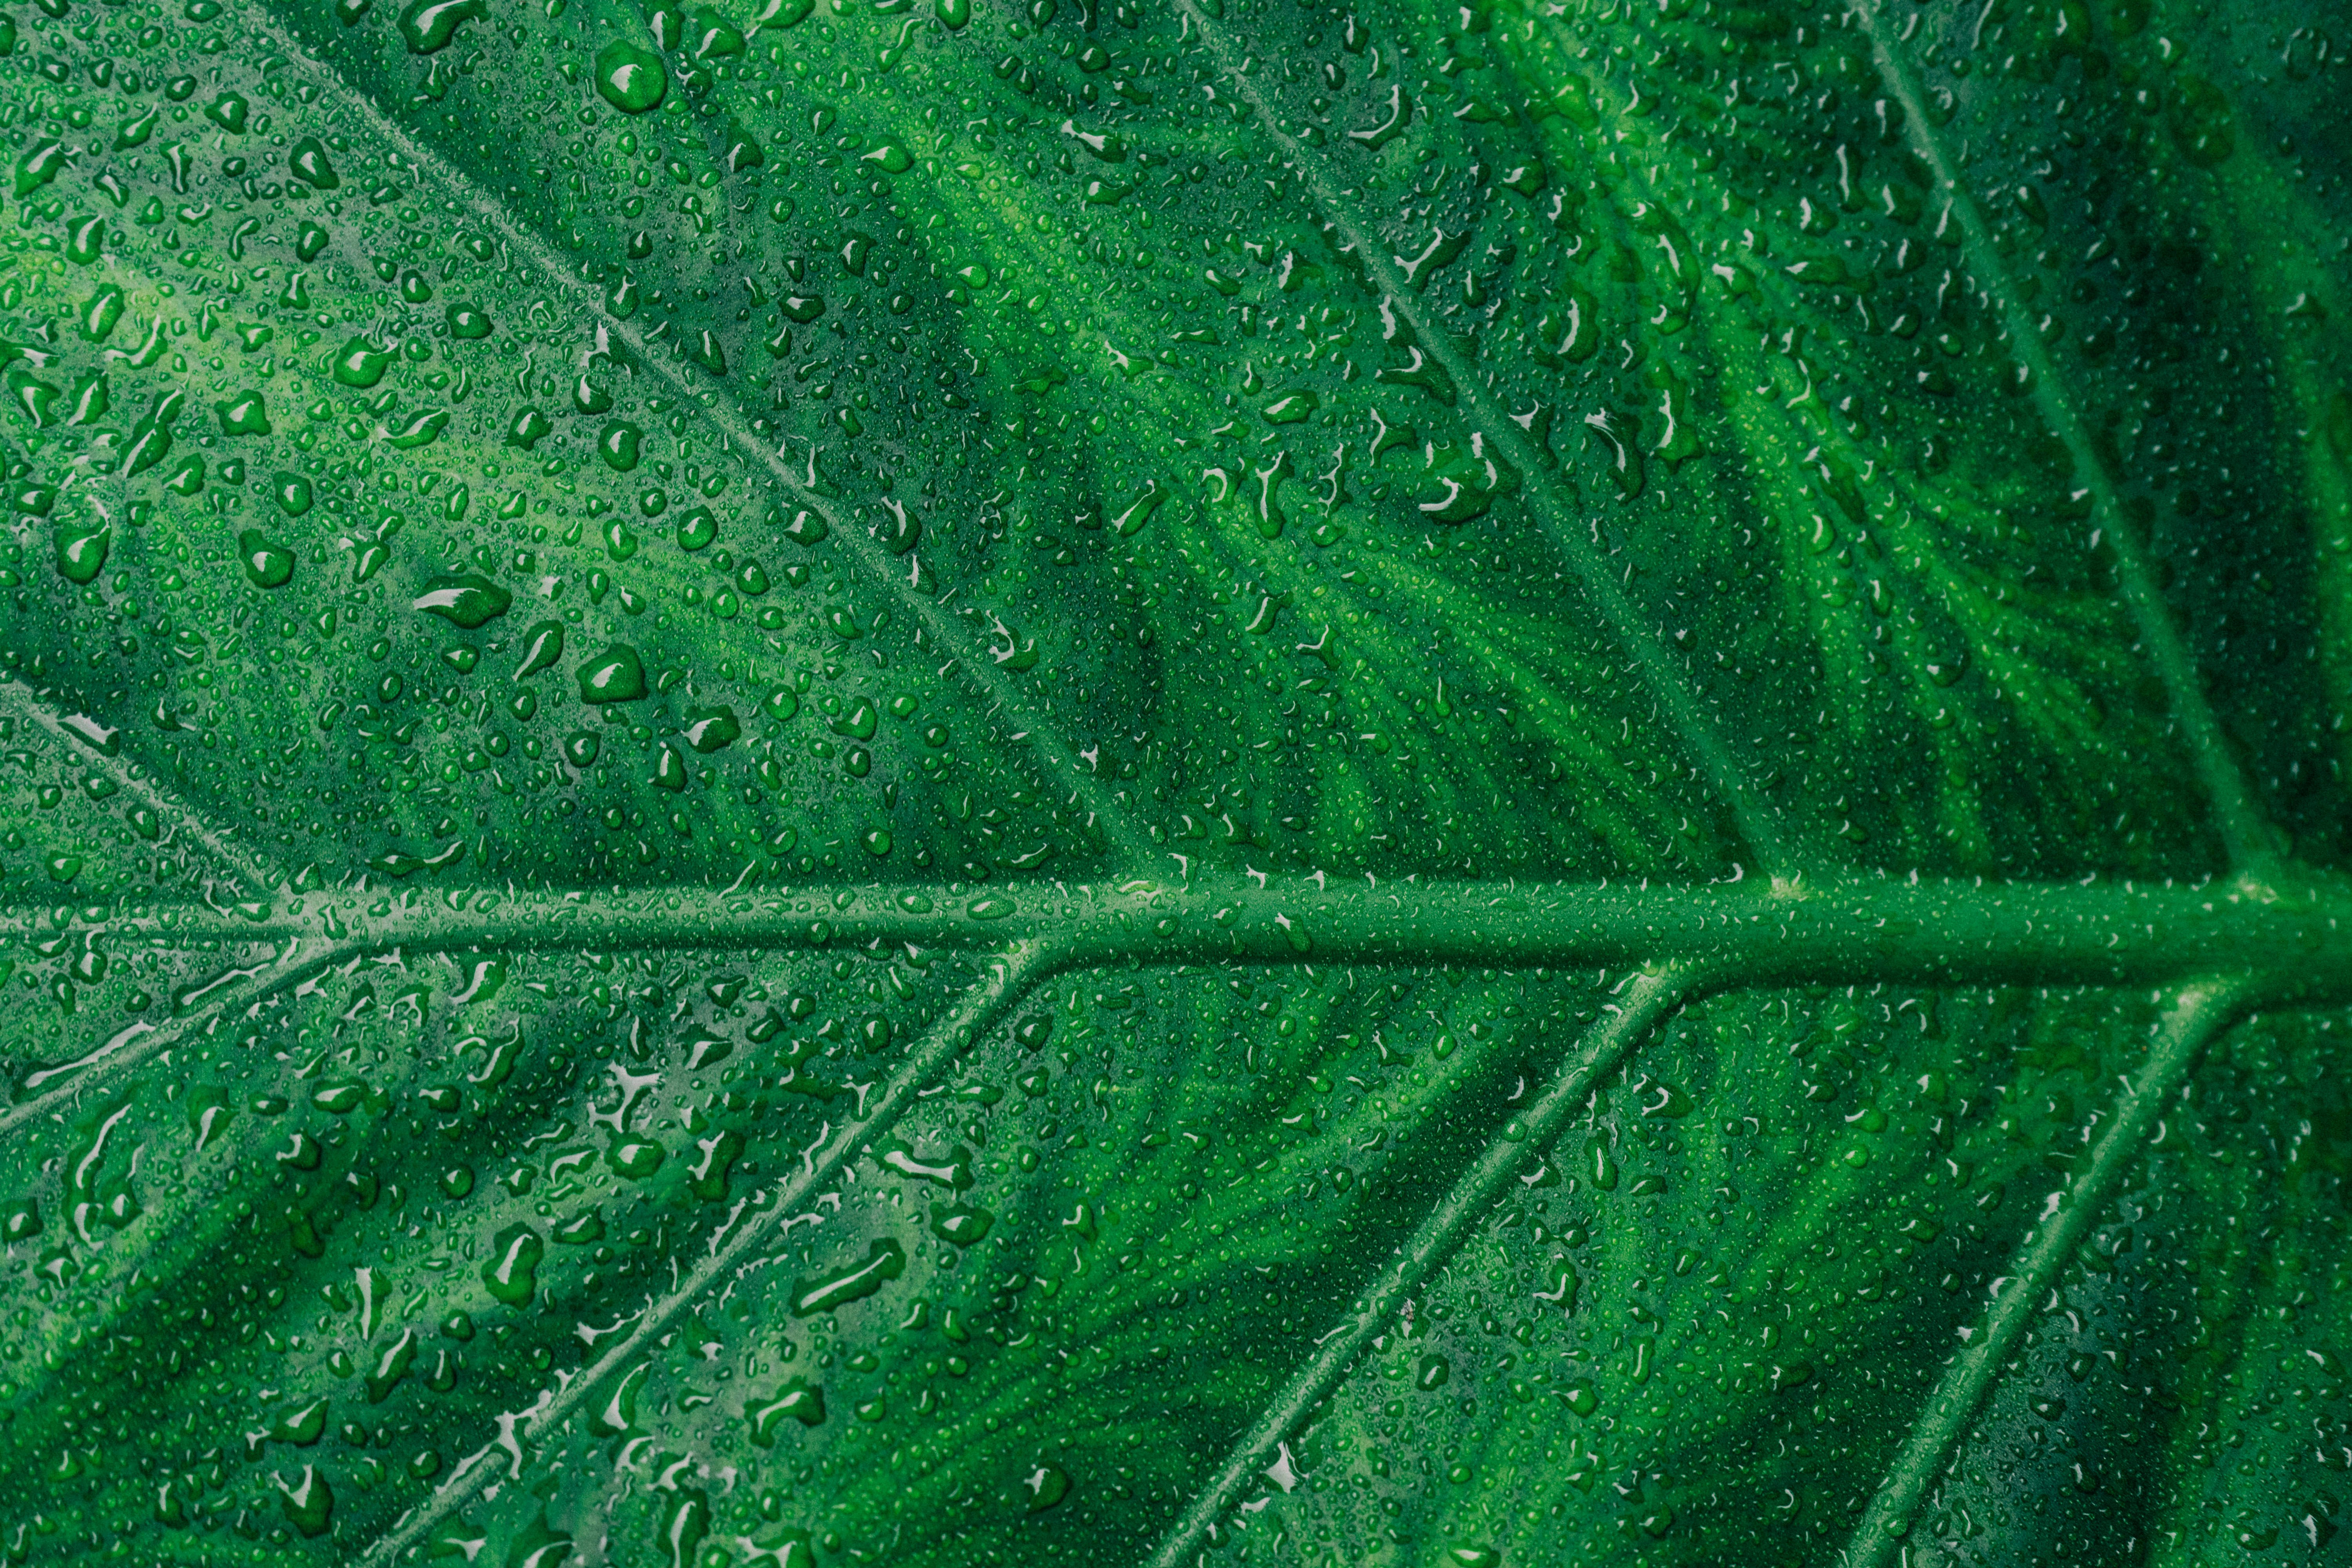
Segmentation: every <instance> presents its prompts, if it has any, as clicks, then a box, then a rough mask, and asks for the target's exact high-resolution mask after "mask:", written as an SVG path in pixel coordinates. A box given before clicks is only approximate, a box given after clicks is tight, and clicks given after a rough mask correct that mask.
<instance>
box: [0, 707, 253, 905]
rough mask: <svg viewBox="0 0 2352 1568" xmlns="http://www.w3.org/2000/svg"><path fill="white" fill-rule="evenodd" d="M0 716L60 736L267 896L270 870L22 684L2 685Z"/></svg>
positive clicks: (249, 889) (95, 768)
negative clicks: (68, 721) (12, 717)
mask: <svg viewBox="0 0 2352 1568" xmlns="http://www.w3.org/2000/svg"><path fill="white" fill-rule="evenodd" d="M0 711H5V712H8V713H12V714H14V715H15V716H16V717H17V718H18V719H21V720H24V721H26V722H28V723H31V724H34V725H36V726H37V727H39V728H40V729H42V730H44V731H47V733H49V734H51V735H54V736H56V737H57V738H58V740H60V741H62V742H66V743H67V744H68V745H70V746H72V747H73V748H75V749H76V750H77V751H79V752H80V753H81V754H82V756H83V757H84V758H85V759H87V760H88V762H89V766H90V768H91V769H92V770H93V771H95V772H97V773H103V774H104V775H105V776H106V777H107V778H109V779H110V780H111V781H113V783H114V785H115V787H116V788H118V789H120V790H121V792H122V793H123V794H125V795H129V796H131V798H132V799H133V800H136V801H138V802H139V803H140V804H141V805H144V806H146V807H147V808H148V809H149V810H151V811H152V812H153V813H155V815H156V816H159V817H161V818H163V820H164V821H165V822H168V823H170V824H172V826H173V827H174V828H176V829H177V830H178V831H180V832H182V833H184V834H186V835H187V837H189V838H190V839H192V840H194V842H195V843H197V844H199V845H201V846H203V847H204V848H205V852H206V853H208V854H210V855H211V856H212V858H214V859H215V861H217V862H218V863H219V864H220V866H221V868H222V869H224V870H226V871H227V872H229V873H230V874H231V875H233V876H234V877H235V878H236V879H237V881H238V882H240V883H242V884H243V885H244V887H245V889H246V890H247V892H251V893H257V894H267V893H268V890H269V885H270V884H269V878H270V872H269V868H268V866H267V865H265V864H263V863H262V862H261V861H259V860H257V859H256V858H253V857H252V856H251V855H248V854H247V852H246V849H245V847H244V846H243V845H241V844H239V843H237V842H236V840H235V839H233V838H231V837H229V836H228V835H227V834H226V833H224V832H222V831H221V830H220V829H219V828H217V827H215V826H212V824H210V823H208V822H206V821H205V819H204V817H203V816H200V815H199V814H198V813H197V812H196V810H195V809H194V807H192V806H190V805H187V804H186V803H185V802H184V801H182V800H180V799H179V798H177V797H176V796H175V795H172V794H171V793H170V792H169V791H167V790H164V789H162V788H159V787H158V786H157V784H156V783H155V781H154V779H153V778H152V777H151V776H150V775H149V774H148V773H145V772H144V771H142V770H141V769H137V768H134V767H132V766H131V763H130V761H129V760H128V759H127V758H124V757H122V756H120V755H117V754H115V753H114V752H109V751H107V750H106V749H105V748H104V747H103V746H101V745H100V744H99V743H98V742H97V740H96V738H95V736H94V735H92V734H86V733H83V732H81V731H78V730H76V729H75V728H74V727H73V726H71V725H70V724H68V723H67V722H66V721H65V718H64V717H63V716H61V715H60V714H59V713H58V710H56V709H55V708H53V707H51V706H50V705H49V704H47V703H46V702H43V701H42V700H40V698H39V697H38V696H37V695H36V694H35V693H34V691H33V690H32V689H30V688H29V687H27V686H26V685H24V684H23V683H22V682H20V681H15V680H0Z"/></svg>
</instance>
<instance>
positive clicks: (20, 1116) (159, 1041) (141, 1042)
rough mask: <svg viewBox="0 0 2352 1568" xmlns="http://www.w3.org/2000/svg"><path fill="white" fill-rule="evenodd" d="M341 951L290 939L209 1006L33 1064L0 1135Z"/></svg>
mask: <svg viewBox="0 0 2352 1568" xmlns="http://www.w3.org/2000/svg"><path fill="white" fill-rule="evenodd" d="M336 956H337V954H336V953H335V952H334V951H333V950H332V949H324V948H319V947H315V946H310V945H309V944H306V943H305V942H302V941H301V940H300V939H299V938H297V939H295V940H293V941H290V942H287V943H286V946H285V948H284V949H283V950H282V951H281V952H279V953H278V956H277V957H276V958H274V959H271V960H269V961H268V962H267V963H264V964H263V965H262V966H261V967H260V969H259V970H258V971H257V973H254V974H253V975H252V976H251V977H249V978H247V979H245V980H241V981H237V982H236V983H234V984H230V985H227V986H224V987H223V988H222V989H221V991H220V993H219V994H218V995H216V996H214V997H211V998H209V999H208V1000H207V1002H206V1005H205V1006H204V1007H202V1008H199V1009H196V1010H194V1011H193V1012H191V1013H190V1014H188V1015H187V1016H184V1017H177V1018H173V1019H171V1020H170V1021H168V1022H166V1023H163V1024H158V1025H149V1024H145V1023H143V1022H134V1023H132V1024H130V1025H127V1026H124V1027H122V1028H121V1029H118V1030H116V1031H115V1032H114V1033H113V1034H112V1035H110V1036H109V1037H107V1038H106V1039H105V1040H104V1041H102V1042H100V1044H98V1045H96V1046H94V1047H91V1048H90V1049H89V1050H87V1051H85V1052H83V1053H82V1054H81V1055H80V1056H79V1057H76V1058H72V1059H70V1060H68V1061H63V1062H57V1063H54V1064H52V1065H50V1066H48V1067H45V1068H36V1069H34V1070H33V1071H32V1072H30V1073H27V1074H26V1076H25V1077H24V1078H23V1079H20V1080H19V1083H20V1087H21V1088H22V1089H25V1090H26V1091H27V1092H29V1093H30V1094H31V1098H30V1099H28V1100H19V1101H18V1102H17V1103H16V1104H15V1105H12V1106H10V1107H8V1109H7V1110H5V1111H0V1138H5V1137H7V1136H8V1135H10V1134H11V1133H13V1132H15V1131H16V1129H17V1128H19V1127H22V1126H24V1125H25V1124H26V1122H28V1121H38V1120H40V1119H41V1118H43V1117H47V1116H50V1115H53V1114H56V1113H58V1112H60V1111H62V1110H64V1108H65V1107H66V1106H68V1105H69V1104H71V1103H72V1102H73V1101H74V1100H78V1099H79V1098H80V1097H81V1096H82V1095H83V1094H85V1093H87V1092H88V1091H89V1087H90V1085H91V1084H93V1083H95V1082H98V1081H100V1080H101V1079H110V1078H112V1077H114V1076H115V1075H116V1074H118V1073H124V1072H129V1071H130V1070H131V1069H132V1068H136V1067H138V1066H139V1065H140V1064H141V1063H142V1062H146V1061H149V1060H152V1058H154V1057H155V1056H156V1055H158V1054H159V1053H161V1052H163V1051H168V1050H170V1049H171V1048H172V1047H173V1046H176V1045H178V1044H179V1043H180V1042H181V1041H183V1040H184V1039H186V1038H187V1037H189V1036H191V1035H194V1034H197V1033H200V1032H202V1030H203V1029H204V1026H205V1025H206V1024H207V1023H209V1022H210V1021H211V1020H212V1019H214V1018H216V1017H218V1016H220V1015H221V1014H223V1013H225V1012H226V1011H227V1010H229V1009H230V1008H233V1007H246V1006H250V1005H253V1004H254V1003H256V1002H258V1001H260V1000H261V999H262V998H263V997H265V996H268V995H270V994H273V993H275V992H278V991H280V990H283V989H284V988H285V987H287V986H289V985H292V984H298V983H299V982H300V981H301V980H303V979H304V978H306V977H307V976H309V975H311V974H314V973H317V972H318V971H319V970H320V968H322V967H324V966H325V965H326V964H327V963H330V962H331V961H332V960H333V959H334V958H335V957H336Z"/></svg>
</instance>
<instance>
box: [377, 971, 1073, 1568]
mask: <svg viewBox="0 0 2352 1568" xmlns="http://www.w3.org/2000/svg"><path fill="white" fill-rule="evenodd" d="M1059 962H1060V955H1058V954H1057V953H1055V952H1054V951H1053V950H1052V949H1051V948H1049V947H1047V946H1045V944H1043V943H1035V942H1030V943H1024V944H1022V945H1020V946H1017V947H1014V948H1013V949H1011V950H1010V951H1008V952H1005V953H1003V955H1002V956H1001V957H999V958H998V959H997V960H996V961H995V962H994V963H992V964H990V966H989V969H988V973H987V976H986V977H985V978H984V979H983V980H982V981H981V982H980V984H976V985H974V986H972V987H971V989H970V990H969V991H967V992H965V993H964V994H963V996H962V997H961V999H960V1000H959V1001H958V1002H957V1004H956V1006H955V1010H954V1011H953V1012H952V1013H950V1015H949V1016H947V1017H946V1018H945V1019H943V1020H941V1021H940V1024H939V1025H938V1026H935V1027H934V1028H933V1029H932V1030H931V1031H930V1033H929V1034H928V1035H926V1036H924V1037H923V1038H922V1039H921V1040H920V1041H919V1042H917V1044H916V1046H915V1048H914V1049H913V1050H911V1051H909V1052H908V1054H907V1056H906V1058H905V1059H904V1060H902V1061H901V1062H900V1063H899V1065H898V1071H897V1072H896V1073H894V1074H892V1075H891V1078H890V1082H889V1084H888V1086H887V1088H885V1089H883V1091H882V1093H881V1095H880V1097H879V1098H878V1099H877V1100H876V1101H875V1104H874V1109H873V1111H872V1113H871V1114H869V1115H868V1116H867V1117H866V1119H865V1120H864V1121H857V1122H853V1123H851V1124H850V1125H849V1126H846V1127H844V1128H843V1129H841V1130H840V1131H838V1132H835V1134H834V1135H833V1137H832V1138H831V1139H830V1140H829V1141H828V1142H825V1144H824V1148H823V1151H822V1152H812V1153H810V1154H808V1155H806V1156H804V1157H803V1163H802V1166H801V1171H800V1173H799V1174H797V1175H795V1176H793V1177H792V1178H791V1179H790V1180H788V1181H786V1182H784V1183H782V1184H780V1185H779V1186H778V1187H777V1189H776V1190H775V1193H774V1202H773V1204H772V1205H771V1206H770V1207H769V1208H767V1209H766V1210H764V1211H762V1212H761V1213H758V1214H754V1215H751V1216H749V1217H748V1218H745V1219H743V1220H742V1221H740V1224H739V1226H738V1227H737V1229H736V1230H735V1232H734V1234H732V1235H731V1236H728V1237H726V1239H725V1240H724V1241H721V1242H718V1243H717V1244H716V1245H715V1246H714V1247H713V1248H712V1250H711V1253H710V1255H709V1257H708V1258H705V1259H703V1261H702V1262H701V1263H700V1264H699V1265H698V1266H697V1267H696V1268H695V1269H694V1270H693V1271H692V1272H691V1273H689V1274H688V1275H687V1276H686V1278H685V1279H683V1280H681V1281H680V1282H679V1283H678V1285H677V1288H676V1289H673V1290H672V1291H671V1292H670V1293H669V1294H668V1295H667V1296H665V1297H663V1298H662V1299H660V1300H657V1301H656V1302H654V1303H653V1304H651V1305H650V1306H648V1307H647V1308H646V1310H645V1313H644V1315H643V1316H642V1317H640V1318H639V1319H638V1320H637V1321H636V1324H635V1327H634V1328H632V1329H631V1330H630V1331H629V1332H628V1334H627V1335H626V1336H625V1337H624V1338H623V1339H621V1340H620V1341H619V1342H616V1343H615V1344H614V1346H613V1348H612V1349H611V1350H608V1351H606V1352H604V1354H603V1355H601V1356H599V1357H597V1358H596V1360H595V1361H594V1362H593V1363H591V1364H590V1365H588V1366H587V1367H585V1368H583V1370H582V1371H581V1372H580V1373H578V1375H576V1376H574V1377H572V1378H571V1379H569V1380H568V1381H566V1382H565V1383H563V1384H562V1385H561V1386H560V1387H558V1388H555V1389H552V1390H550V1391H549V1392H548V1393H547V1394H545V1395H544V1396H543V1397H542V1398H541V1402H540V1403H539V1404H538V1405H534V1406H532V1407H531V1410H530V1413H529V1417H530V1420H529V1426H528V1435H529V1436H532V1437H537V1436H541V1435H543V1434H546V1433H551V1432H553V1431H554V1430H556V1429H557V1428H558V1427H560V1426H562V1425H563V1424H564V1423H565V1422H566V1421H568V1420H570V1419H571V1418H572V1415H575V1414H576V1413H578V1412H579V1411H580V1410H581V1409H582V1408H583V1406H584V1405H587V1403H588V1401H589V1399H590V1398H591V1396H592V1395H593V1394H595V1393H596V1392H597V1390H599V1389H600V1388H602V1387H604V1384H607V1383H609V1382H610V1381H611V1380H612V1379H613V1378H614V1376H616V1375H618V1374H619V1373H621V1372H622V1370H623V1369H625V1368H626V1367H628V1366H630V1365H632V1364H634V1363H636V1362H637V1361H639V1360H641V1359H643V1358H644V1357H645V1356H646V1355H647V1354H648V1353H650V1349H651V1347H652V1346H653V1345H654V1343H655V1342H656V1341H658V1340H659V1339H660V1338H661V1337H662V1335H663V1334H664V1333H665V1332H666V1331H667V1330H668V1328H669V1326H670V1325H671V1324H672V1323H673V1322H675V1321H677V1315H678V1314H679V1313H680V1312H682V1311H684V1310H686V1309H687V1307H688V1306H689V1305H690V1304H692V1303H693V1302H694V1301H695V1300H698V1298H699V1297H700V1296H701V1295H702V1293H703V1292H704V1291H706V1290H708V1289H710V1288H711V1287H712V1286H713V1285H715V1284H717V1283H718V1282H719V1280H721V1279H726V1278H728V1277H729V1276H730V1275H733V1274H734V1273H736V1272H737V1271H738V1270H740V1269H741V1268H744V1267H745V1266H746V1265H748V1264H750V1263H751V1262H752V1261H753V1258H754V1255H755V1254H756V1253H757V1252H758V1251H759V1249H760V1248H761V1247H764V1246H765V1245H767V1244H768V1243H769V1242H770V1241H771V1240H772V1239H773V1237H774V1236H775V1234H776V1232H777V1229H778V1227H779V1226H782V1223H783V1222H784V1221H785V1220H786V1219H788V1218H791V1217H793V1216H794V1215H798V1214H800V1213H801V1212H802V1211H803V1209H805V1208H806V1207H807V1206H808V1205H809V1204H810V1203H811V1201H813V1200H814V1198H815V1196H816V1195H817V1194H818V1193H819V1192H820V1191H821V1190H823V1189H824V1186H825V1185H826V1184H829V1183H830V1182H832V1181H833V1179H834V1178H835V1176H837V1175H839V1174H840V1173H841V1169H842V1167H843V1166H844V1165H845V1164H847V1163H849V1162H850V1160H851V1159H852V1158H853V1157H855V1155H856V1152H857V1151H858V1150H859V1149H860V1148H863V1147H865V1146H866V1145H868V1144H870V1143H871V1142H873V1141H874V1140H875V1139H877V1138H879V1137H881V1136H882V1135H883V1134H884V1133H885V1132H887V1131H889V1129H890V1128H891V1127H892V1126H893V1125H894V1124H895V1123H896V1122H897V1121H898V1118H899V1117H900V1116H902V1115H904V1114H905V1113H906V1110H907V1108H908V1107H909V1106H911V1105H912V1104H914V1103H915V1098H916V1095H917V1094H918V1092H919V1091H920V1090H921V1089H923V1088H924V1087H925V1086H926V1085H928V1084H929V1083H930V1082H931V1080H932V1079H936V1078H937V1077H938V1076H939V1075H940V1073H941V1072H942V1071H944V1070H945V1069H946V1068H947V1067H948V1065H949V1064H950V1063H951V1062H952V1061H954V1060H955V1058H957V1057H958V1056H960V1055H961V1053H962V1052H963V1051H964V1049H965V1048H966V1047H969V1046H970V1045H971V1043H972V1042H973V1041H975V1040H977V1039H978V1038H979V1037H981V1036H982V1034H984V1033H986V1032H987V1031H988V1030H989V1029H990V1028H991V1027H992V1026H994V1025H995V1024H996V1022H997V1021H998V1020H999V1019H1000V1018H1002V1017H1003V1015H1004V1012H1005V1010H1006V1009H1007V1008H1009V1007H1011V1006H1013V1005H1014V1004H1015V1003H1017V1002H1018V1001H1019V1000H1020V999H1021V997H1022V995H1023V994H1024V993H1025V992H1027V990H1028V989H1029V987H1030V986H1031V985H1033V984H1035V983H1036V982H1037V981H1038V980H1039V979H1040V978H1041V977H1043V976H1044V975H1045V974H1046V973H1050V972H1051V971H1052V970H1053V969H1054V968H1055V966H1056V964H1057V963H1059ZM522 1435H524V1434H522V1433H518V1436H522ZM499 1452H500V1449H499V1445H498V1444H497V1443H495V1442H493V1443H491V1444H490V1445H488V1447H484V1448H482V1449H481V1450H479V1451H478V1452H477V1453H476V1454H475V1455H474V1456H473V1457H472V1458H470V1459H467V1461H465V1462H464V1463H462V1464H460V1465H458V1466H457V1469H456V1470H455V1471H454V1472H453V1473H452V1474H451V1476H450V1478H449V1479H448V1480H446V1482H444V1483H443V1484H442V1485H441V1487H440V1488H439V1489H436V1491H435V1492H434V1494H433V1496H432V1498H431V1500H429V1501H427V1502H425V1504H423V1505H422V1506H421V1507H419V1508H417V1509H415V1510H413V1511H412V1512H410V1513H409V1514H408V1515H407V1516H406V1517H405V1518H404V1519H403V1520H402V1521H400V1522H399V1523H398V1524H397V1525H395V1526H394V1528H393V1529H392V1530H391V1531H388V1532H387V1533H385V1534H384V1535H383V1536H382V1537H380V1538H379V1539H378V1540H377V1541H376V1542H375V1544H374V1545H373V1546H372V1547H370V1548H369V1550H368V1553H367V1556H366V1557H365V1558H364V1559H362V1561H363V1562H366V1563H390V1562H392V1561H393V1560H394V1559H395V1558H397V1557H399V1556H400V1555H401V1553H403V1552H406V1551H408V1550H409V1549H410V1548H411V1547H414V1546H415V1545H417V1544H418V1543H420V1542H423V1541H424V1539H425V1536H426V1535H427V1533H429V1532H430V1531H432V1529H433V1527H434V1526H436V1524H439V1523H440V1522H441V1521H443V1520H445V1519H447V1518H448V1517H449V1516H450V1515H451V1514H453V1513H455V1512H457V1510H459V1509H461V1508H463V1507H465V1506H466V1504H467V1502H469V1501H471V1500H473V1499H474V1498H475V1497H476V1496H478V1494H479V1493H480V1492H481V1491H482V1490H483V1489H485V1488H486V1487H488V1486H489V1485H490V1484H491V1483H492V1482H493V1481H496V1480H499V1479H501V1471H500V1467H499V1465H498V1464H497V1463H495V1462H494V1458H495V1456H496V1455H498V1454H499Z"/></svg>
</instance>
